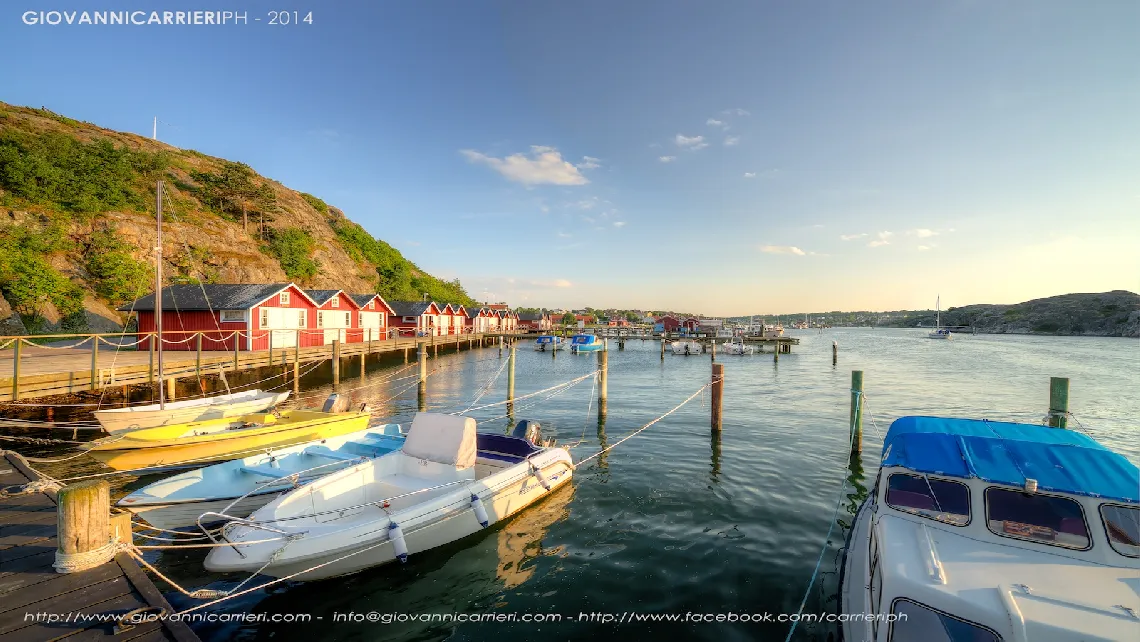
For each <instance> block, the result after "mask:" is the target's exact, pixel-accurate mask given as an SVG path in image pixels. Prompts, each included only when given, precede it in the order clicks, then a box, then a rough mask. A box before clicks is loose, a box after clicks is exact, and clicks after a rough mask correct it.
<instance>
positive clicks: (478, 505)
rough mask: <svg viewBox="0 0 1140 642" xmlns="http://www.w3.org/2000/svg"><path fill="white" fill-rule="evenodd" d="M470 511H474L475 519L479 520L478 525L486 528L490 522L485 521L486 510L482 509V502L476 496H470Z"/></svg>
mask: <svg viewBox="0 0 1140 642" xmlns="http://www.w3.org/2000/svg"><path fill="white" fill-rule="evenodd" d="M471 510H473V511H475V519H477V520H479V525H480V526H482V527H483V528H487V525H488V524H490V523H491V520H489V519H487V509H486V508H484V507H483V501H482V500H480V499H479V496H478V495H474V494H473V495H471Z"/></svg>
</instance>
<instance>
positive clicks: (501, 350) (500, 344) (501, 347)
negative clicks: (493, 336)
mask: <svg viewBox="0 0 1140 642" xmlns="http://www.w3.org/2000/svg"><path fill="white" fill-rule="evenodd" d="M499 358H500V359H502V358H503V335H501V334H500V335H499Z"/></svg>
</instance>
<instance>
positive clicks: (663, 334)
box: [661, 333, 665, 361]
mask: <svg viewBox="0 0 1140 642" xmlns="http://www.w3.org/2000/svg"><path fill="white" fill-rule="evenodd" d="M661 360H662V361H664V360H665V333H661Z"/></svg>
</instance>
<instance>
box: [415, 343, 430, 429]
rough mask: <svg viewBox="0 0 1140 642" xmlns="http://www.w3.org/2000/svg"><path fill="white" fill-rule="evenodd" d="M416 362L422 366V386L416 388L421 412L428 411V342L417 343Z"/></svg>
mask: <svg viewBox="0 0 1140 642" xmlns="http://www.w3.org/2000/svg"><path fill="white" fill-rule="evenodd" d="M416 348H417V349H416V360H417V362H418V363H419V364H420V384H419V385H418V386H416V391H417V394H416V397H417V399H418V400H419V409H420V412H424V411H425V410H427V342H425V341H417V342H416Z"/></svg>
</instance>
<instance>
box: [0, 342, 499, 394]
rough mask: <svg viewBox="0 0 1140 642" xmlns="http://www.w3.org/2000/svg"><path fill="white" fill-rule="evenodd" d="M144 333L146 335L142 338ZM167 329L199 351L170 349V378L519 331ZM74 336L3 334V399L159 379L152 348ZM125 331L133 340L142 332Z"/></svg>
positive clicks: (440, 346) (443, 345) (442, 346)
mask: <svg viewBox="0 0 1140 642" xmlns="http://www.w3.org/2000/svg"><path fill="white" fill-rule="evenodd" d="M145 334H147V333H144V335H143V336H145ZM150 334H153V333H150ZM167 334H171V335H177V337H176V339H177V340H179V341H183V340H185V339H186V338H189V340H190V341H191V342H192V345H195V349H193V350H166V351H164V357H165V359H164V360H165V364H164V372H163V374H164V378H166V379H167V380H169V379H171V378H173V379H179V378H185V377H209V376H217V375H218V374H219V373H220V372H222V373H228V372H239V371H245V370H252V369H255V368H265V367H280V368H293V367H294V365H295V364H296V365H298V366H302V365H305V364H309V363H313V362H317V361H328V360H330V359H332V358H333V355H334V352H335V353H337V354H338V355H339V358H340V359H348V358H352V357H356V358H357V360H359V358H360V357H362V356H367V355H374V354H388V353H398V352H401V351H403V352H405V354H411V356H412V357H413V358H414V356H415V351H416V349H417V348H418V346H419V344H420V343H425V344H426V345H427V346H428V349H429V350H430V351H431V352H432V356H434V355H435V354H438V353H439V351H440V350H448V349H454V350H462V349H465V348H473V347H478V346H483V345H490V341H497V340H498V337H500V336H508V337H511V336H515V335H502V334H490V333H468V334H453V335H444V336H435V337H432V336H427V337H400V338H394V339H376V340H372V341H359V342H352V343H340V342H331V343H329V344H326V345H320V346H310V347H297V346H296V345H292V346H285V347H279V348H273V349H271V350H253V351H249V350H237V351H211V350H203V348H202V346H203V341H202V340H201V337H204V336H205V337H207V342H208V341H209V336H210V335H216V334H217V332H216V331H215V332H199V333H192V332H181V333H174V332H169V333H168V332H164V333H163V336H164V337H166V335H167ZM59 336H64V335H59ZM69 336H71V337H72V338H80V339H83V338H89V339H90V341H88V343H87V345H86V346H84V347H80V348H38V347H37V346H35V345H34V344H31V345H29V343H28V341H27V340H29V339H36V340H42V339H43V338H44V337H42V336H40V337H0V345H4V344H7V343H9V342H12V343H13V346H12V347H9V348H7V349H5V350H0V403H3V402H5V401H7V402H14V401H27V400H30V399H36V398H40V397H50V396H56V395H68V394H77V393H83V392H98V391H101V390H103V389H105V388H112V389H119V388H124V387H126V386H132V385H139V384H146V385H151V386H153V385H155V384H156V383H160V382H157V381H156V377H157V370H156V368H157V366H156V364H155V360H154V353H153V352H152V351H150V350H137V349H134V348H117V347H112V348H108V347H106V346H104V347H97V348H94V349H93V348H92V347H91V346H92V345H96V344H98V343H99V342H100V339H104V340H110V339H120V338H121V337H122V336H123V335H120V334H104V335H69ZM126 336H127V337H128V338H134V337H135V336H137V335H134V334H130V335H126ZM169 341H171V339H170V338H164V343H165V342H169ZM150 343H154V342H153V341H151V342H150ZM17 346H18V347H17ZM295 370H296V369H295V368H294V371H295ZM195 386H197V384H195Z"/></svg>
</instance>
